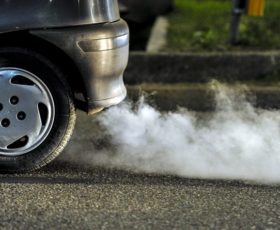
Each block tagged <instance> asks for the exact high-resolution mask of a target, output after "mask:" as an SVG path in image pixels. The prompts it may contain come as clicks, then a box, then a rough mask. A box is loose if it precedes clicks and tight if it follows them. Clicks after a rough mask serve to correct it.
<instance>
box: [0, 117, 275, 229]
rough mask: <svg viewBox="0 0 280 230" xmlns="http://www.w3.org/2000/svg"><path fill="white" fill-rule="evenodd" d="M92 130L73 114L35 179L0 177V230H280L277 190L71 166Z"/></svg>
mask: <svg viewBox="0 0 280 230" xmlns="http://www.w3.org/2000/svg"><path fill="white" fill-rule="evenodd" d="M89 124H91V125H89ZM93 129H94V124H93V123H91V121H90V120H89V118H87V117H86V116H85V115H82V114H79V119H78V124H77V131H76V133H75V134H74V137H73V140H72V143H71V144H70V145H69V146H68V148H67V150H66V151H65V152H64V153H63V154H62V156H61V157H60V158H59V159H57V160H55V161H54V162H53V163H51V164H50V165H48V166H47V167H45V168H44V169H42V170H40V171H36V172H33V173H28V174H21V175H0V191H1V196H0V203H1V208H0V229H278V228H279V224H280V187H278V186H265V185H256V184H248V183H245V182H238V181H214V180H198V179H185V178H179V177H173V176H159V175H147V174H146V175H143V174H136V173H132V172H127V171H121V170H116V169H106V168H102V167H93V166H90V165H85V164H83V163H81V162H80V161H78V160H77V161H75V160H73V159H72V158H71V156H72V154H73V153H74V154H79V156H80V157H81V158H82V157H83V154H84V151H83V148H87V147H90V145H91V144H92V143H91V138H92V137H91V136H89V135H88V133H91V135H92V136H94V135H96V133H95V132H93ZM85 146H87V147H85Z"/></svg>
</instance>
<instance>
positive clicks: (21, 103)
mask: <svg viewBox="0 0 280 230" xmlns="http://www.w3.org/2000/svg"><path fill="white" fill-rule="evenodd" d="M54 115H55V107H54V101H53V98H52V95H51V93H50V91H49V89H48V88H47V86H46V85H45V84H44V83H43V82H42V80H40V79H39V78H38V77H37V76H36V75H34V74H32V73H30V72H28V71H26V70H23V69H19V68H0V155H6V156H17V155H22V154H25V153H27V152H30V151H31V150H33V149H35V148H36V147H38V146H39V145H40V144H41V143H42V142H43V141H44V140H45V139H46V137H47V136H48V134H49V132H50V130H51V128H52V125H53V121H54Z"/></svg>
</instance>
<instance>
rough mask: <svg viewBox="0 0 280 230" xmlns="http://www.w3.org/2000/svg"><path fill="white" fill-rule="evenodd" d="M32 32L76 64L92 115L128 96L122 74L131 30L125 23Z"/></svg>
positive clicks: (126, 58) (118, 22) (121, 21)
mask: <svg viewBox="0 0 280 230" xmlns="http://www.w3.org/2000/svg"><path fill="white" fill-rule="evenodd" d="M30 32H31V33H32V34H34V35H36V36H39V37H41V38H43V39H45V40H47V41H49V42H51V43H52V44H54V45H56V46H57V47H58V48H60V49H61V50H63V51H64V52H65V53H66V54H67V55H68V56H70V57H71V58H72V60H73V61H74V62H75V64H76V65H77V67H78V69H79V71H80V73H81V75H82V78H83V79H81V80H82V81H83V82H84V85H85V90H86V92H85V95H86V101H87V104H88V112H89V113H95V112H98V111H100V110H102V109H103V108H106V107H109V106H112V105H115V104H118V103H119V102H121V101H122V100H123V99H124V98H125V97H126V88H125V86H124V82H123V72H124V70H125V68H126V66H127V62H128V54H129V31H128V26H127V24H126V23H125V22H124V21H123V20H120V21H117V22H113V23H105V24H92V25H87V26H78V27H70V28H57V29H45V30H32V31H30Z"/></svg>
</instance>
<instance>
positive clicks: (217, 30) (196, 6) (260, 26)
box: [165, 0, 280, 51]
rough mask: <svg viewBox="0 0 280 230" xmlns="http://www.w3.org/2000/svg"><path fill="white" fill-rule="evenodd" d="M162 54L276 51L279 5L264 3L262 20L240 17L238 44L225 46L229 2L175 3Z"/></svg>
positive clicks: (271, 1) (197, 0) (196, 0)
mask: <svg viewBox="0 0 280 230" xmlns="http://www.w3.org/2000/svg"><path fill="white" fill-rule="evenodd" d="M175 3H176V8H175V10H174V12H173V13H171V14H170V15H169V16H168V17H169V22H170V27H169V32H168V38H167V40H168V42H167V46H166V48H165V50H166V51H224V50H225V51H226V50H241V49H242V50H244V49H248V50H252V49H253V50H266V49H270V50H271V49H279V48H280V23H279V19H280V13H279V12H280V1H279V0H266V10H265V16H264V17H258V18H257V17H248V16H245V15H244V16H243V17H242V20H241V24H240V43H239V45H238V46H230V45H228V42H227V41H228V36H229V23H230V17H231V7H232V5H231V1H230V0H175Z"/></svg>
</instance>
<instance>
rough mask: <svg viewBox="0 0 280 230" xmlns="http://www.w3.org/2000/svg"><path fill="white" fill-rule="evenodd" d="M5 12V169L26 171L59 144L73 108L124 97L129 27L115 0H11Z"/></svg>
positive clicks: (0, 110) (1, 102)
mask: <svg viewBox="0 0 280 230" xmlns="http://www.w3.org/2000/svg"><path fill="white" fill-rule="evenodd" d="M0 12H1V19H0V171H1V172H8V173H10V172H11V173H15V172H25V171H29V170H35V169H38V168H40V167H43V166H45V165H46V164H48V163H49V162H51V161H52V160H53V159H55V157H57V156H58V155H59V154H60V153H61V152H62V150H63V149H64V147H65V146H66V144H67V142H68V141H69V139H70V137H71V134H72V132H73V129H74V126H75V120H76V112H75V111H76V109H80V110H83V111H86V112H87V113H88V114H90V115H91V114H96V113H98V112H100V111H102V110H103V109H104V108H108V107H110V106H112V105H116V104H118V103H120V102H121V101H122V100H123V99H124V98H125V97H126V88H125V86H124V82H123V73H124V70H125V68H126V65H127V62H128V53H129V30H128V26H127V24H126V22H125V21H124V20H122V19H121V18H120V14H119V8H118V0H106V1H100V0H83V1H78V0H25V1H22V0H9V1H1V2H0Z"/></svg>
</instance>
